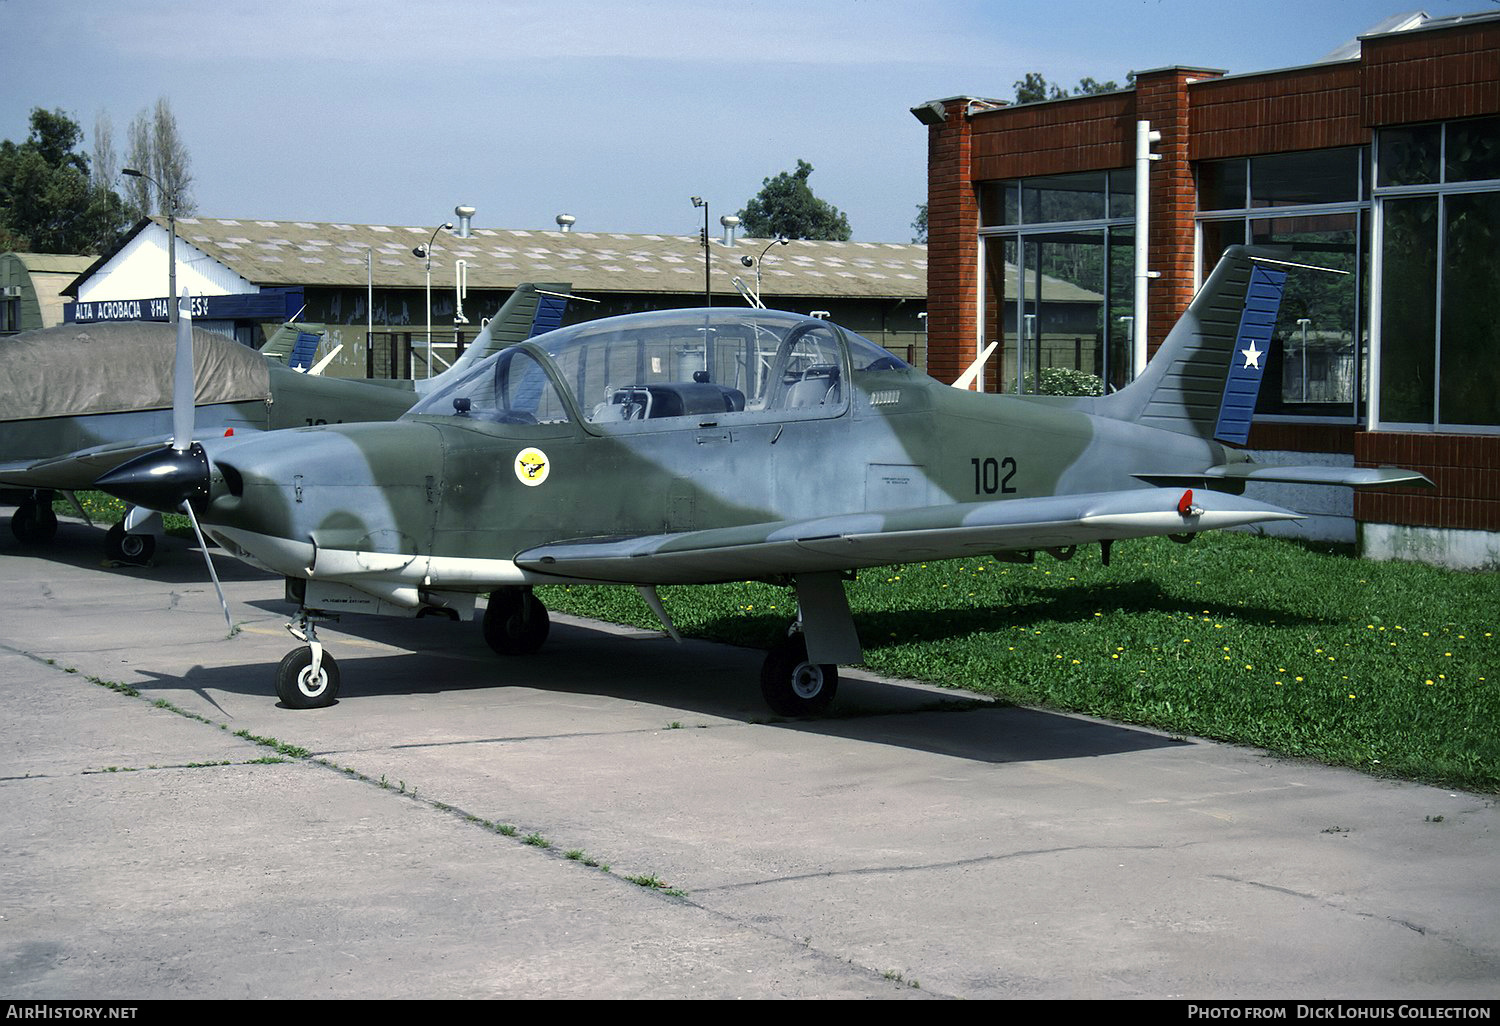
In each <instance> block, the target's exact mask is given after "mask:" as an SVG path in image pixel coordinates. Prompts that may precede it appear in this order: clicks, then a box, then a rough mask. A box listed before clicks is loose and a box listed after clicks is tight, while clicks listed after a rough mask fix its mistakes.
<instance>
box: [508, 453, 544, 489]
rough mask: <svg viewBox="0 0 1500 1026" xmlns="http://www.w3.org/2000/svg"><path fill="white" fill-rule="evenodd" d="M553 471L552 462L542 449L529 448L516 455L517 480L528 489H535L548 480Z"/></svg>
mask: <svg viewBox="0 0 1500 1026" xmlns="http://www.w3.org/2000/svg"><path fill="white" fill-rule="evenodd" d="M551 470H552V462H551V461H550V460H548V459H547V454H546V453H544V452H542V450H540V449H537V448H535V447H533V446H527V447H526V448H525V449H522V450H521V451H520V452H518V453H516V479H517V480H519V481H520V482H521V483H522V484H523V485H526V486H527V487H528V488H535V487H536V486H537V485H539V484H541V483H542V482H543V481H545V480H547V474H548V473H549V472H550V471H551Z"/></svg>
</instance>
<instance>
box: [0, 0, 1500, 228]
mask: <svg viewBox="0 0 1500 1026" xmlns="http://www.w3.org/2000/svg"><path fill="white" fill-rule="evenodd" d="M1407 2H1408V3H1409V2H1410V0H1407ZM1412 9H1414V7H1408V6H1402V5H1401V0H1387V2H1380V0H1377V2H1369V0H1323V2H1321V3H1310V2H1307V0H1259V2H1258V3H1253V4H1252V3H1231V2H1224V0H1086V2H1085V0H1046V2H1039V0H1038V2H1033V0H991V2H983V0H914V2H908V0H735V2H711V0H637V2H635V3H629V2H620V0H615V2H609V0H551V2H545V3H541V2H530V0H421V2H411V0H401V2H391V0H255V2H241V3H238V4H232V3H231V4H205V3H202V2H201V0H0V25H3V26H4V32H3V34H0V68H3V69H4V70H3V84H0V138H7V139H13V140H18V141H19V140H20V139H22V138H24V137H25V135H26V132H27V116H28V113H29V112H30V110H31V108H33V107H37V106H41V107H48V108H52V107H61V108H62V109H64V110H65V111H68V112H69V113H70V114H71V115H72V116H73V117H75V118H76V119H77V120H78V121H79V122H80V124H82V125H83V127H84V130H85V132H86V134H87V135H88V136H89V138H91V137H92V131H93V125H94V120H95V117H96V115H97V114H98V113H99V112H101V111H103V112H107V113H108V115H109V116H110V118H111V119H112V121H113V123H114V126H115V137H116V148H117V149H118V150H123V149H124V146H123V136H124V130H125V127H126V125H127V124H128V123H129V121H130V120H131V118H132V117H133V116H134V115H135V114H136V112H138V111H140V110H141V109H143V108H146V107H148V106H151V105H153V104H154V103H155V102H156V99H157V97H159V96H166V97H167V98H168V99H169V100H170V102H171V104H172V108H173V110H174V112H175V113H176V116H177V122H178V127H179V129H180V130H181V131H182V134H183V136H184V138H185V140H186V142H187V144H188V148H189V151H190V152H191V155H192V160H193V174H194V178H195V184H194V194H195V197H196V199H197V202H198V208H199V212H200V213H201V214H203V215H205V216H214V217H246V218H262V219H279V220H317V221H346V222H359V223H390V224H433V225H436V224H438V223H440V222H442V221H444V220H450V219H451V218H452V210H453V207H454V206H455V205H456V204H458V203H468V204H472V205H473V206H475V207H476V208H478V214H477V215H476V217H475V224H476V226H478V227H488V228H526V229H542V228H552V227H554V223H553V217H554V215H556V214H558V213H561V212H564V211H566V212H568V213H571V214H573V215H575V216H576V217H577V218H578V230H581V231H588V230H597V231H621V232H663V233H669V234H689V233H692V232H694V231H695V230H696V227H697V226H699V225H701V223H702V221H701V218H702V214H701V212H700V211H697V210H694V209H693V207H692V205H691V203H690V201H689V197H690V196H693V195H702V196H705V197H707V198H708V200H709V201H710V204H711V212H712V215H713V219H714V221H715V222H717V219H718V216H719V215H720V214H723V213H732V212H734V211H735V210H737V209H739V208H740V207H742V206H743V205H744V204H745V202H746V201H747V200H748V199H749V198H750V197H751V196H752V195H754V193H755V192H756V190H757V189H759V187H760V184H761V180H762V179H763V178H765V177H766V176H768V175H772V174H775V173H776V172H778V171H781V170H785V169H789V168H792V167H794V166H795V165H796V161H797V159H798V158H799V157H800V158H802V159H805V160H807V161H808V162H809V163H811V164H812V165H813V166H814V167H815V168H816V171H815V173H814V174H813V176H812V179H811V184H812V186H813V189H814V191H815V192H816V193H817V194H818V195H819V196H821V197H823V198H824V199H827V200H828V201H830V202H832V203H833V204H835V205H836V206H838V207H839V208H840V209H842V210H843V211H844V212H845V213H846V214H848V216H849V220H850V222H851V224H852V226H853V229H854V237H855V239H857V240H859V241H870V242H906V241H909V240H910V237H911V229H910V222H911V220H912V217H913V216H914V214H915V209H916V205H917V204H918V203H921V202H923V201H924V200H925V198H926V132H925V129H923V128H922V127H921V125H919V124H918V123H917V121H916V119H914V118H913V117H912V116H911V114H910V113H909V109H910V108H911V107H913V106H915V105H917V104H919V103H922V102H924V101H926V100H930V99H936V98H939V97H945V96H954V95H960V94H962V95H975V96H993V97H998V98H1009V97H1010V96H1012V94H1013V92H1014V88H1013V83H1014V82H1015V81H1016V80H1017V79H1019V78H1021V77H1022V75H1023V74H1025V73H1026V72H1028V71H1040V72H1041V73H1042V74H1043V75H1044V76H1046V77H1047V78H1048V79H1049V80H1050V81H1053V82H1058V83H1062V84H1066V85H1069V86H1071V85H1072V84H1074V83H1076V82H1077V80H1078V79H1079V78H1081V77H1083V76H1085V75H1089V76H1093V77H1095V78H1098V79H1101V80H1105V79H1115V80H1117V81H1121V82H1123V81H1124V78H1125V74H1126V72H1127V71H1130V70H1132V69H1147V68H1159V67H1164V66H1167V65H1190V66H1196V67H1207V68H1221V69H1224V70H1227V71H1230V72H1247V71H1258V70H1265V69H1269V68H1280V67H1290V66H1295V65H1299V64H1306V63H1311V62H1313V61H1315V60H1317V59H1318V58H1319V57H1321V56H1323V55H1324V54H1326V53H1328V52H1329V51H1331V50H1333V49H1334V48H1335V47H1337V46H1339V45H1340V44H1341V43H1343V42H1345V41H1347V40H1349V39H1352V38H1353V37H1354V36H1356V35H1358V34H1359V33H1360V32H1361V31H1363V30H1365V29H1367V28H1369V27H1370V26H1372V25H1374V24H1376V23H1378V22H1379V21H1381V20H1382V19H1384V18H1385V17H1387V16H1388V15H1391V14H1395V13H1399V12H1402V11H1407V10H1412ZM1420 9H1422V10H1425V11H1427V12H1428V13H1430V14H1432V15H1435V16H1445V15H1452V14H1458V13H1466V12H1474V11H1485V12H1497V11H1500V5H1497V4H1496V3H1495V2H1494V0H1428V2H1427V3H1425V4H1422V5H1421V7H1420ZM87 146H88V139H86V141H85V149H87ZM715 230H717V224H715Z"/></svg>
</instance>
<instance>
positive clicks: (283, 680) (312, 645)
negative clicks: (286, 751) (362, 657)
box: [276, 609, 339, 709]
mask: <svg viewBox="0 0 1500 1026" xmlns="http://www.w3.org/2000/svg"><path fill="white" fill-rule="evenodd" d="M286 629H287V633H288V634H290V635H291V636H292V637H294V638H296V639H297V640H298V641H303V642H306V643H307V647H306V648H294V649H292V650H291V651H290V652H288V653H287V654H286V655H285V656H284V657H283V658H282V660H281V665H280V666H278V667H276V697H277V698H279V699H281V702H282V704H283V705H285V706H286V707H287V708H288V709H321V708H323V707H324V706H327V705H332V704H333V703H334V701H335V700H337V699H338V697H339V664H338V663H337V662H336V661H335V660H334V658H333V656H331V655H329V654H328V653H327V652H325V651H323V644H322V642H320V641H319V640H318V635H317V631H316V628H315V626H314V623H313V617H312V615H310V614H309V613H308V611H307V610H306V609H302V610H298V612H297V619H296V620H293V621H292V622H291V623H289V624H287V625H286Z"/></svg>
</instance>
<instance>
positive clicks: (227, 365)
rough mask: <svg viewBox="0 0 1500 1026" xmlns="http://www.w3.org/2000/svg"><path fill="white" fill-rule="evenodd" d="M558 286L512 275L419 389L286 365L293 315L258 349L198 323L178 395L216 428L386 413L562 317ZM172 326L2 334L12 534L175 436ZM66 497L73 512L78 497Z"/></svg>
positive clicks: (138, 540)
mask: <svg viewBox="0 0 1500 1026" xmlns="http://www.w3.org/2000/svg"><path fill="white" fill-rule="evenodd" d="M567 289H568V286H567V285H566V284H558V285H540V286H538V285H531V284H525V285H521V286H519V287H518V288H517V289H516V290H515V292H513V293H512V294H511V295H510V296H509V297H508V298H507V299H506V301H505V303H504V304H503V305H502V306H501V308H500V310H499V311H498V312H497V313H496V314H495V316H494V317H493V318H491V320H490V322H489V324H487V325H486V326H485V328H484V330H483V331H482V332H481V333H480V335H479V337H478V338H476V339H475V340H474V342H473V344H471V345H470V346H469V347H468V348H466V349H465V350H464V352H463V354H462V355H461V356H460V357H459V359H458V361H457V362H456V363H455V365H454V366H453V367H451V368H449V370H447V371H445V372H444V373H443V374H441V375H438V376H436V377H433V378H431V379H429V380H424V381H423V382H421V385H422V388H421V389H417V390H414V383H413V382H412V381H380V380H366V379H354V380H351V379H339V378H327V377H319V376H318V375H316V374H313V373H300V372H298V371H296V370H293V369H292V368H290V367H288V366H287V361H288V358H289V356H290V354H291V353H292V351H293V348H294V346H295V345H296V344H297V342H298V341H299V338H302V339H304V340H309V339H310V340H312V341H314V342H315V341H316V340H317V338H318V337H319V335H318V333H314V332H311V331H306V330H302V329H299V328H298V327H297V326H295V325H284V326H282V328H280V329H278V331H277V332H276V333H275V334H274V335H273V336H272V337H271V338H270V339H268V340H267V342H266V345H265V347H264V348H263V349H262V350H261V351H260V353H259V354H257V352H256V351H255V350H252V349H249V348H248V347H246V346H242V345H239V344H238V343H236V342H234V341H233V340H231V339H228V338H225V337H223V336H221V335H217V334H214V333H212V332H208V331H203V330H201V329H200V330H194V331H192V332H191V346H192V353H191V367H190V368H189V370H190V371H191V373H179V374H177V375H176V379H177V381H179V382H182V383H185V386H186V387H187V388H190V389H193V391H190V392H188V393H187V395H188V397H189V398H190V400H191V401H192V402H193V403H194V404H195V405H196V406H197V411H196V414H195V417H196V420H197V424H198V428H199V430H201V431H204V432H205V433H209V434H214V435H223V434H225V433H226V432H232V433H233V434H234V435H235V436H243V435H245V434H247V433H256V432H262V431H273V430H277V429H280V428H287V427H306V426H307V425H310V424H325V423H342V422H350V421H379V420H394V419H395V418H397V417H399V416H401V415H402V414H403V413H405V412H406V411H407V410H408V409H410V408H411V406H412V404H413V403H414V402H416V401H417V398H418V391H426V390H428V389H430V388H436V387H441V385H442V384H443V383H444V382H446V381H450V380H453V379H455V378H458V377H462V376H463V375H464V374H465V373H467V369H468V367H469V366H471V365H472V364H473V363H475V362H477V361H478V360H480V359H483V358H484V357H485V356H488V355H491V354H492V353H495V352H498V351H500V350H501V349H504V348H506V347H507V346H510V345H513V344H515V343H516V342H520V341H523V340H524V339H527V338H530V337H531V336H532V335H533V334H537V333H539V332H542V331H549V330H551V329H553V328H555V327H557V325H558V323H559V322H560V320H561V317H562V313H563V311H564V310H565V309H566V306H567V300H568V298H569V297H568V295H567ZM304 328H305V326H304ZM173 337H174V336H173V332H172V330H171V329H170V328H169V327H168V326H167V325H163V324H153V323H148V322H139V321H124V322H114V323H110V322H106V323H101V324H91V325H77V324H67V325H62V326H60V327H56V328H47V329H43V330H41V331H32V332H26V333H23V334H21V335H17V336H15V337H14V338H11V339H7V340H5V342H4V343H0V381H4V382H5V383H6V384H5V385H4V386H0V486H7V487H9V488H12V489H20V490H23V494H22V496H21V501H20V503H19V504H18V506H17V508H16V511H15V513H14V514H13V515H12V517H11V531H12V532H13V533H14V534H15V536H16V538H17V539H18V540H19V541H21V542H23V543H25V544H39V543H42V542H46V541H48V540H49V539H50V538H51V537H52V536H53V534H55V533H56V531H57V516H56V514H54V513H53V511H52V499H53V493H54V492H55V491H60V492H62V493H64V494H65V495H66V496H68V497H69V498H70V499H72V493H73V492H74V491H77V490H80V489H85V488H90V487H92V485H93V481H94V479H95V478H96V477H98V476H99V475H100V474H101V473H104V472H105V471H107V470H110V469H112V468H113V467H115V466H117V465H119V464H120V463H123V462H125V461H126V460H129V459H131V458H133V457H135V456H138V455H140V454H141V453H143V452H152V451H155V450H157V449H160V448H161V447H162V445H163V444H164V443H165V441H166V440H167V439H168V438H170V437H171V429H172V423H173V413H172V406H173V402H174V389H175V388H176V387H177V385H175V384H174V361H175V360H176V359H177V357H175V356H174V351H173V345H172V344H171V343H172V339H173ZM195 382H196V386H195V384H194V383H195ZM73 504H74V507H75V509H78V510H79V512H80V514H82V508H81V507H80V506H79V504H78V503H77V501H76V500H73ZM85 519H87V516H86V515H85ZM127 523H129V525H130V531H129V533H127V531H126V524H127ZM159 533H160V523H159V520H157V521H151V520H145V519H138V520H132V519H131V518H127V520H126V521H122V522H120V523H118V524H115V525H114V526H113V527H111V528H110V529H109V532H108V533H107V534H106V536H105V553H106V555H107V556H108V557H109V558H111V559H114V560H120V561H124V562H135V563H138V562H144V561H146V560H148V559H150V558H151V556H152V554H153V551H154V549H155V547H156V536H157V535H158V534H159Z"/></svg>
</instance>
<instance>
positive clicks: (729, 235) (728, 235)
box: [719, 214, 740, 246]
mask: <svg viewBox="0 0 1500 1026" xmlns="http://www.w3.org/2000/svg"><path fill="white" fill-rule="evenodd" d="M719 223H720V224H722V225H723V226H724V245H726V246H733V245H734V230H735V229H736V228H738V227H739V226H740V219H739V218H737V217H735V216H734V215H733V214H725V215H724V216H723V217H721V218H719Z"/></svg>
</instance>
